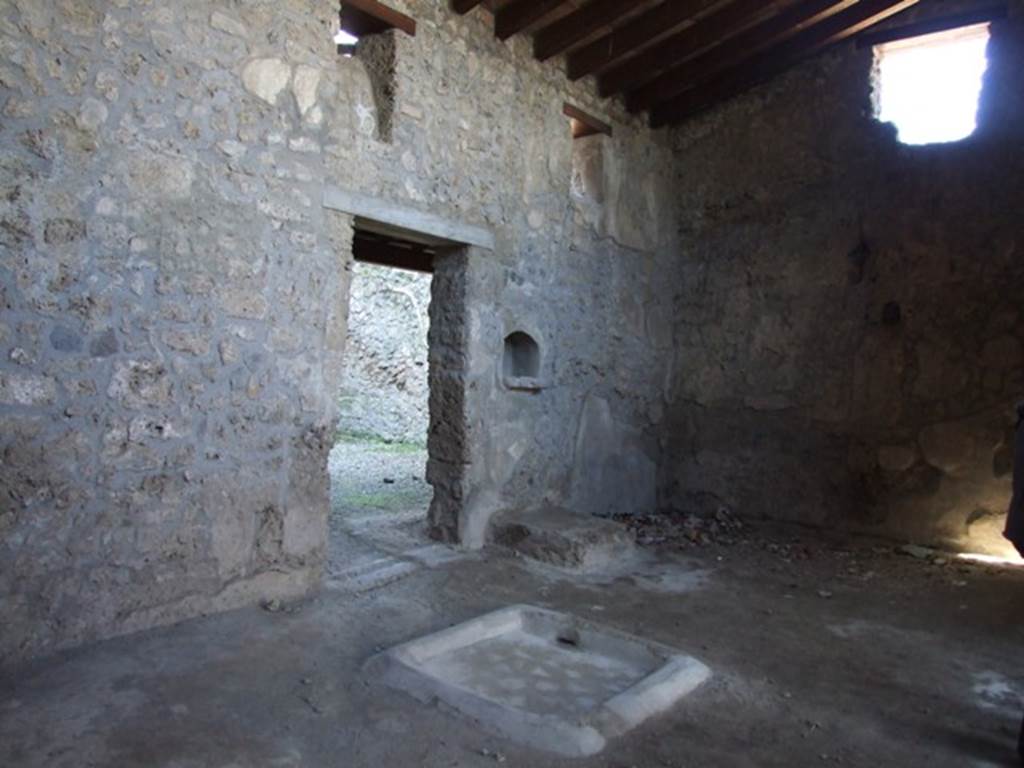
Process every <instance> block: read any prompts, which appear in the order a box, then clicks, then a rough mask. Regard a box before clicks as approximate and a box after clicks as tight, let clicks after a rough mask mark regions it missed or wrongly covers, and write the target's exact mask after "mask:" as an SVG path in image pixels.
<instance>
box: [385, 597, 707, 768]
mask: <svg viewBox="0 0 1024 768" xmlns="http://www.w3.org/2000/svg"><path fill="white" fill-rule="evenodd" d="M368 669H369V671H371V672H372V673H375V674H379V675H380V676H381V678H382V679H383V681H384V682H385V683H387V684H388V685H391V686H393V687H396V688H400V689H402V690H405V691H407V692H409V693H411V694H413V695H414V696H415V697H416V698H418V699H420V700H422V701H429V700H431V699H434V698H436V699H439V700H440V701H442V702H444V703H445V704H447V705H449V706H451V707H453V708H454V709H456V710H457V711H459V712H461V713H462V714H464V715H466V716H467V717H470V718H472V719H473V720H474V721H476V722H478V723H479V724H480V725H482V726H483V727H484V728H486V729H488V730H490V731H492V732H494V733H497V734H498V735H500V736H504V737H507V738H510V739H513V740H515V741H519V742H521V743H523V744H526V745H528V746H531V747H534V748H538V749H543V750H547V751H550V752H556V753H558V754H561V755H566V756H569V757H585V756H587V755H593V754H596V753H597V752H600V751H601V750H602V749H604V747H605V744H606V743H607V740H608V739H609V738H612V737H614V736H619V735H621V734H623V733H625V732H626V731H629V730H630V729H632V728H634V727H636V726H637V725H639V724H640V723H642V722H643V721H644V720H646V719H647V718H649V717H651V716H653V715H656V714H658V713H660V712H664V711H666V710H667V709H669V708H670V707H672V706H673V705H674V704H676V703H677V702H678V701H679V700H680V699H681V698H683V697H684V696H686V695H687V694H688V693H690V692H691V691H693V690H694V689H695V688H697V686H699V685H700V684H701V683H703V682H704V681H705V680H706V679H707V678H708V677H709V675H710V670H709V669H708V668H707V667H706V666H705V665H704V664H702V663H701V662H700V661H698V660H697V659H695V658H693V657H691V656H687V655H685V654H682V653H680V652H678V651H676V650H675V649H672V648H669V647H667V646H663V645H660V644H658V643H652V642H648V641H646V640H643V639H641V638H638V637H634V636H632V635H628V634H625V633H622V632H617V631H615V630H612V629H608V628H605V627H601V626H598V625H596V624H593V623H590V622H587V621H583V620H581V619H578V618H576V617H575V616H571V615H569V614H565V613H558V612H555V611H549V610H544V609H541V608H535V607H533V606H528V605H519V606H512V607H510V608H505V609H503V610H500V611H496V612H494V613H490V614H487V615H485V616H481V617H480V618H477V619H473V620H471V621H468V622H466V623H464V624H459V625H457V626H455V627H451V628H450V629H446V630H443V631H441V632H438V633H436V634H433V635H429V636H427V637H424V638H421V639H419V640H413V641H411V642H409V643H405V644H404V645H400V646H398V647H396V648H393V649H391V650H390V651H386V652H385V653H382V654H380V655H378V656H375V657H374V658H373V659H371V661H370V662H369V664H368Z"/></svg>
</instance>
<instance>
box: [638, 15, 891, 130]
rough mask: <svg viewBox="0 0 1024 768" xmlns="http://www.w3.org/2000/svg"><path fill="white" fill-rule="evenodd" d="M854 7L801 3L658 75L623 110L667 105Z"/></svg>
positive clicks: (641, 88)
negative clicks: (769, 48)
mask: <svg viewBox="0 0 1024 768" xmlns="http://www.w3.org/2000/svg"><path fill="white" fill-rule="evenodd" d="M890 2H891V0H890ZM856 6H857V2H856V0H804V1H803V2H801V3H799V4H797V5H795V6H793V7H792V8H789V9H787V10H786V11H783V12H782V13H780V14H777V15H775V16H771V17H769V18H768V19H766V20H765V21H763V22H761V23H760V24H757V25H755V26H753V27H751V28H749V29H748V30H746V31H745V32H742V33H741V34H739V35H737V36H736V37H734V38H732V39H731V40H729V41H728V42H727V43H725V44H723V45H719V46H717V47H715V48H712V49H711V50H709V51H707V52H706V53H705V54H703V55H701V56H698V57H697V58H695V59H690V60H689V61H686V62H683V63H682V64H679V65H677V66H675V67H673V68H671V69H669V70H667V71H665V72H663V73H661V74H660V75H658V76H657V77H655V78H654V79H653V80H651V81H650V82H648V83H646V84H645V85H643V86H641V87H639V88H637V89H636V90H633V91H631V92H630V93H629V94H627V96H626V106H627V107H628V108H629V110H630V111H631V112H640V111H642V110H644V109H648V108H650V107H651V106H652V105H654V104H656V103H658V102H662V101H667V100H668V99H671V98H672V97H673V96H675V95H676V94H679V93H683V92H684V91H686V90H687V89H688V88H692V87H694V86H695V85H697V84H698V83H701V82H703V81H705V80H709V79H711V78H713V77H714V76H716V75H717V74H718V73H719V72H722V71H725V70H727V69H729V68H730V67H734V66H736V65H738V64H739V63H740V62H742V61H743V60H745V59H748V58H750V57H751V56H753V55H754V54H756V53H758V52H760V51H763V50H765V49H766V48H768V47H770V46H772V45H774V44H776V43H779V42H781V41H783V40H785V39H787V38H790V37H793V36H794V35H796V34H798V33H799V32H800V30H802V29H806V28H808V27H810V26H812V25H813V24H815V23H817V22H819V21H821V20H823V19H825V18H827V17H828V16H830V15H832V14H837V13H840V12H842V11H844V10H846V9H850V8H855V7H856Z"/></svg>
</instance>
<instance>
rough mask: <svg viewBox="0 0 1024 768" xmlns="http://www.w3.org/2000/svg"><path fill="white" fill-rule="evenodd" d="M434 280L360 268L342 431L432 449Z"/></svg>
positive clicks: (353, 291) (355, 276) (354, 287)
mask: <svg viewBox="0 0 1024 768" xmlns="http://www.w3.org/2000/svg"><path fill="white" fill-rule="evenodd" d="M429 307H430V275H429V274H428V273H425V272H412V271H410V270H404V269H393V268H390V267H383V266H379V265H377V264H364V263H361V262H355V263H353V265H352V282H351V285H350V287H349V330H348V338H347V340H346V342H345V364H344V365H345V367H344V373H343V376H342V384H341V401H340V416H339V420H338V429H339V430H340V431H342V432H345V433H350V434H357V435H365V436H369V437H372V438H376V439H379V440H385V441H387V442H403V443H414V444H417V445H426V442H427V428H428V425H429V409H428V399H429V394H430V393H429V389H428V381H427V372H428V366H427V362H428V361H427V329H428V327H429V324H430V320H429Z"/></svg>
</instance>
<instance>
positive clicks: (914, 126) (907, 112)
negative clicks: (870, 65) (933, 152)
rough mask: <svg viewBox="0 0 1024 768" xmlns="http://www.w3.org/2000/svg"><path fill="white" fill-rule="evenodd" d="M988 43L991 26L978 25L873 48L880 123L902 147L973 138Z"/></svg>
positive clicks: (986, 64) (986, 63)
mask: <svg viewBox="0 0 1024 768" xmlns="http://www.w3.org/2000/svg"><path fill="white" fill-rule="evenodd" d="M988 37H989V33H988V24H976V25H974V26H970V27H962V28H961V29H954V30H950V31H948V32H938V33H936V34H932V35H922V36H920V37H913V38H909V39H907V40H897V41H896V42H892V43H884V44H882V45H878V46H875V59H876V62H877V65H878V72H877V77H878V80H877V82H876V99H877V110H878V113H877V117H878V119H879V120H880V121H882V122H883V123H893V124H895V125H896V129H897V131H898V132H899V140H900V141H901V142H902V143H903V144H938V143H941V142H947V141H959V140H960V139H965V138H967V137H968V136H970V135H971V134H972V133H974V129H975V127H976V126H977V122H976V121H977V115H978V97H979V96H980V95H981V82H982V77H983V76H984V74H985V69H986V67H987V66H988V60H987V59H986V58H985V48H986V46H987V44H988Z"/></svg>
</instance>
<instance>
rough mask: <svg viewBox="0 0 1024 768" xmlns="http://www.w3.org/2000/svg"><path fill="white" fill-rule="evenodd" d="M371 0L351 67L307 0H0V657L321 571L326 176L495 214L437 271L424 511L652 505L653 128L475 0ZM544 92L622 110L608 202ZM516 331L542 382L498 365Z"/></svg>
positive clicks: (554, 99) (337, 308)
mask: <svg viewBox="0 0 1024 768" xmlns="http://www.w3.org/2000/svg"><path fill="white" fill-rule="evenodd" d="M396 5H397V6H398V7H399V8H400V9H402V10H405V11H407V12H409V13H410V14H412V15H413V16H415V17H416V18H417V20H418V21H419V33H418V35H417V36H416V37H415V38H409V37H406V36H404V35H401V34H388V35H385V36H384V37H381V38H377V39H375V40H370V41H367V42H366V43H365V44H363V45H362V46H361V49H362V50H361V52H360V55H357V56H356V57H354V58H352V59H344V58H340V57H338V55H337V53H336V51H335V47H334V45H333V44H332V42H331V37H332V35H333V31H334V26H335V24H336V8H333V7H331V4H330V3H321V2H316V3H314V2H312V1H311V0H246V2H235V1H234V0H217V1H216V2H208V1H206V0H184V1H183V2H177V3H155V2H148V1H142V2H132V3H129V2H125V1H124V0H88V1H86V0H57V1H56V2H53V3H40V2H35V0H2V1H0V47H2V49H3V57H2V61H0V110H2V113H3V119H2V121H0V148H2V152H0V191H2V194H0V249H2V250H0V278H2V280H0V306H2V308H3V309H2V312H3V314H2V318H0V456H2V463H0V483H2V486H0V489H2V492H0V605H2V606H3V616H4V628H3V632H0V663H3V662H8V661H11V660H13V659H16V658H21V657H25V656H28V655H32V654H37V653H41V652H44V651H47V650H50V649H53V648H57V647H62V646H67V645H72V644H76V643H80V642H83V641H87V640H91V639H96V638H100V637H106V636H110V635H113V634H118V633H121V632H126V631H131V630H133V629H138V628H142V627H147V626H152V625H155V624H159V623H164V622H168V621H174V620H177V619H180V618H183V617H187V616H192V615H196V614H199V613H203V612H207V611H213V610H221V609H225V608H228V607H231V606H235V605H240V604H243V603H245V602H250V601H253V600H256V599H259V598H266V597H289V596H293V595H299V594H303V593H305V592H307V591H308V590H309V589H311V588H313V587H315V585H316V584H317V583H318V580H319V575H320V571H321V567H322V562H323V556H324V546H325V541H324V538H325V536H326V526H325V520H326V511H327V493H326V482H327V476H326V452H327V450H328V448H329V441H330V436H331V435H332V434H333V431H334V428H335V426H336V416H337V402H336V401H337V397H336V396H337V392H338V388H339V384H340V379H341V363H342V358H341V353H342V348H343V345H344V338H345V332H346V328H345V323H346V301H347V288H348V267H349V260H350V251H351V246H350V243H351V225H352V222H351V219H350V217H348V216H345V215H342V214H338V213H334V212H328V211H325V210H324V209H323V208H322V207H321V205H320V201H321V198H322V195H323V190H324V187H325V185H326V184H328V183H330V184H335V185H338V186H341V187H345V188H347V189H350V190H354V191H357V192H361V193H366V194H371V195H375V196H378V197H382V198H385V199H387V200H390V201H393V202H397V203H401V204H403V205H410V206H414V207H419V208H421V209H423V210H429V211H431V212H433V213H437V214H440V215H444V216H448V217H450V218H453V219H457V220H461V221H465V222H467V223H473V224H479V225H484V226H487V227H490V228H491V229H493V231H494V232H495V235H496V238H497V243H498V247H497V248H496V250H495V251H493V252H490V251H487V252H484V251H479V250H476V249H474V250H472V251H470V252H468V253H465V254H462V255H458V256H452V257H450V258H451V259H453V260H454V261H452V262H451V264H453V265H455V267H456V270H455V272H453V273H451V274H448V273H446V280H445V281H444V283H443V284H442V285H441V286H440V287H439V288H438V291H439V292H441V294H443V295H449V294H457V298H458V299H459V301H461V302H463V303H462V304H461V305H460V304H459V302H453V303H451V304H449V305H447V306H446V307H439V309H438V311H439V312H442V311H444V312H455V311H457V310H456V307H458V306H462V307H463V309H462V310H461V315H460V316H459V317H458V318H455V320H456V321H457V322H456V323H454V324H453V327H457V328H459V329H461V330H459V331H458V332H456V333H454V334H451V335H449V336H447V337H445V338H443V339H441V340H440V341H439V346H438V348H437V349H436V350H434V351H432V354H434V355H435V357H436V361H437V363H438V365H437V367H436V368H435V372H436V373H437V374H438V376H439V377H447V378H446V379H445V382H444V386H441V387H439V388H438V391H437V395H436V398H437V413H438V414H439V415H438V417H437V421H436V424H435V425H434V426H432V430H431V441H432V449H431V467H430V469H429V475H430V477H431V482H433V483H434V484H435V486H436V487H438V488H441V489H442V490H444V491H445V493H443V494H441V496H440V498H441V500H440V501H439V502H437V503H436V504H435V509H434V510H433V511H432V521H433V524H434V528H435V531H436V532H437V533H438V535H439V536H442V537H445V538H448V539H451V540H464V541H468V540H469V539H468V532H469V531H470V529H472V533H473V537H474V538H473V540H472V541H470V542H469V543H472V544H479V543H481V542H482V537H483V531H484V529H485V528H486V521H487V520H488V519H489V516H490V515H491V514H493V513H494V512H496V511H497V510H499V509H500V508H502V507H504V506H508V505H528V504H535V503H539V502H540V501H541V500H548V501H553V502H556V503H564V504H566V505H569V506H572V507H573V508H576V509H578V510H579V511H581V512H583V513H589V512H597V513H608V512H611V511H618V510H619V509H628V508H630V507H631V506H637V505H643V504H646V503H647V502H648V500H651V499H653V497H654V493H655V482H656V478H655V470H654V467H655V466H656V464H657V461H658V455H659V445H658V440H657V435H656V432H657V425H658V424H659V422H660V421H661V418H662V413H663V410H664V409H663V397H662V395H663V393H662V385H663V382H664V380H665V376H664V374H663V373H662V372H663V371H664V365H663V360H664V359H665V357H666V354H665V353H666V350H667V349H668V348H669V346H670V340H671V334H670V332H669V328H670V323H669V321H668V318H669V317H670V316H671V313H670V306H671V305H670V301H669V299H670V295H669V293H668V291H666V290H665V288H664V287H663V280H662V276H663V275H664V274H665V272H666V270H667V269H668V265H669V264H670V263H671V262H672V260H673V259H674V256H673V249H672V248H671V247H670V246H669V242H670V240H671V239H672V237H673V236H674V233H673V231H672V227H671V226H670V225H669V224H668V222H669V219H670V216H671V211H670V210H668V209H667V205H668V203H669V201H670V200H671V198H670V196H669V195H667V194H666V193H665V190H666V189H667V185H668V184H669V182H670V178H669V175H668V172H667V170H666V169H668V168H669V167H670V163H669V162H668V157H669V147H668V144H667V140H666V137H665V136H664V135H655V136H654V137H652V135H651V134H649V133H648V131H647V130H646V129H645V128H644V127H643V125H642V124H641V123H640V122H638V121H633V122H629V121H627V120H625V119H624V118H623V117H622V115H619V114H615V113H611V114H609V113H607V112H605V111H604V110H605V108H604V107H603V106H602V102H599V101H598V100H597V99H596V98H595V96H594V95H593V94H592V93H591V92H590V91H589V90H588V88H589V86H588V85H579V86H573V85H570V84H568V83H567V82H566V81H565V78H564V76H563V74H562V73H561V71H560V70H559V68H558V67H557V66H555V65H548V66H544V65H540V64H538V63H537V62H535V61H534V60H533V59H532V57H531V55H530V51H529V42H528V41H526V40H517V41H515V42H513V43H512V44H511V45H505V44H502V43H500V42H498V41H496V40H495V38H494V36H493V32H492V28H491V20H490V19H489V18H487V17H486V16H485V15H483V14H482V12H481V11H477V12H474V13H473V14H471V15H470V16H468V17H465V18H461V17H457V16H455V15H454V14H452V13H451V12H450V11H449V10H448V8H447V4H446V3H439V2H434V1H433V0H422V1H417V2H412V1H410V2H405V3H396ZM371 75H372V77H371ZM381 77H384V78H385V80H383V81H382V80H381V79H380V78H381ZM387 78H391V79H390V80H389V79H387ZM566 98H571V99H572V100H573V101H575V102H576V103H577V104H579V105H580V106H582V107H584V108H589V109H592V110H594V111H595V112H597V113H598V114H601V115H603V116H605V117H608V118H609V119H611V120H612V122H614V123H615V128H616V135H615V137H614V139H608V140H603V141H604V143H603V144H602V146H601V147H600V154H601V156H602V157H603V162H602V164H601V168H602V170H601V174H600V175H601V178H602V180H603V183H606V184H607V189H608V193H607V195H606V196H604V197H603V199H601V200H599V201H595V200H593V199H588V200H586V201H585V203H584V202H581V200H580V199H579V198H575V197H573V196H572V195H571V193H570V186H571V177H572V171H573V169H572V163H573V161H572V156H573V151H572V140H571V138H570V134H569V127H568V124H567V121H566V120H565V118H564V117H563V116H562V115H561V106H562V102H563V101H564V100H565V99H566ZM449 278H450V279H449ZM521 328H526V329H529V330H530V331H531V332H532V333H534V334H535V335H536V336H537V337H538V338H539V340H540V341H541V342H542V347H543V351H544V371H545V376H546V385H545V387H544V388H543V389H542V390H541V391H539V392H519V391H509V390H507V389H505V388H504V387H503V384H502V381H501V378H500V375H499V371H500V354H501V344H502V339H503V338H504V336H505V335H506V334H507V333H509V332H511V331H512V330H516V329H521ZM446 333H447V332H446ZM435 352H436V354H435ZM439 380H440V379H439ZM470 388H472V392H471V393H470V394H469V395H467V394H466V393H467V391H468V390H469V389H470ZM445 430H450V432H447V433H446V432H445ZM622 456H628V462H625V463H624V462H623V461H621V460H620V459H621V457H622ZM624 473H626V474H627V475H628V479H630V480H631V482H630V483H629V484H624V483H623V479H624ZM627 489H628V492H627ZM469 494H472V498H471V499H470V498H467V495H469ZM470 508H471V510H472V514H471V515H468V516H467V515H466V510H467V509H470ZM460 516H461V517H460Z"/></svg>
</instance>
